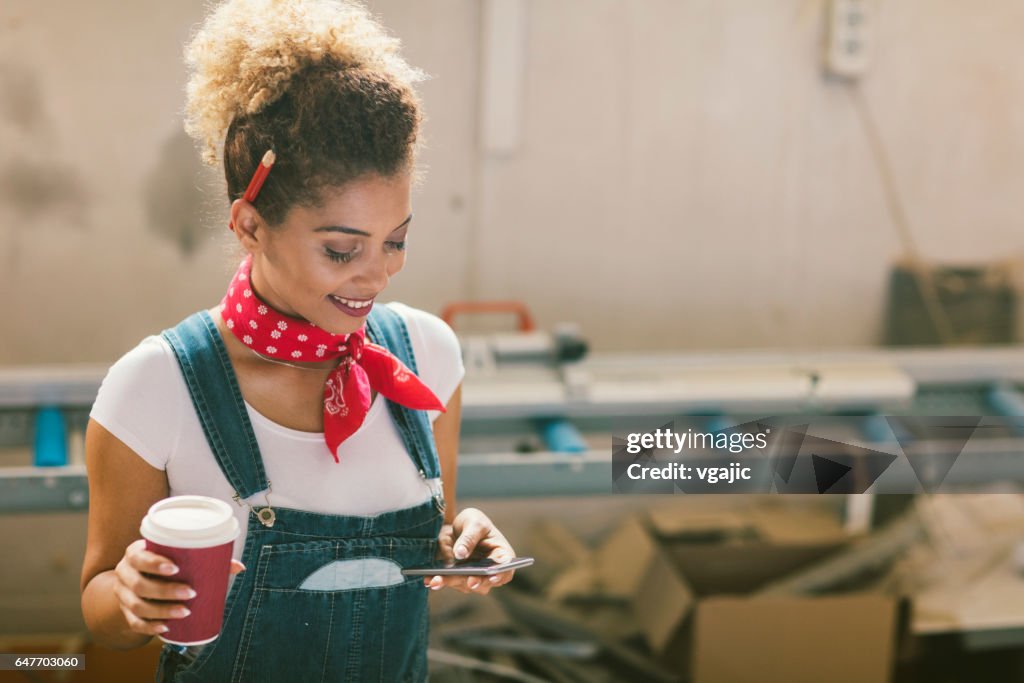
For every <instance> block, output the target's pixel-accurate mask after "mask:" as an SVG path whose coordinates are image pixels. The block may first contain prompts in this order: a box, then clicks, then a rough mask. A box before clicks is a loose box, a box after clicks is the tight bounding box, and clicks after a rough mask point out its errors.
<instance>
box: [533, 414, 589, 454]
mask: <svg viewBox="0 0 1024 683" xmlns="http://www.w3.org/2000/svg"><path fill="white" fill-rule="evenodd" d="M537 427H538V429H539V430H540V435H541V438H542V439H544V444H545V445H546V446H547V449H548V450H549V451H553V452H555V453H584V452H586V451H587V450H588V447H587V442H586V441H584V439H583V435H582V434H581V433H580V430H579V429H577V428H576V425H574V424H573V423H572V422H569V420H567V419H565V418H545V419H541V420H538V421H537Z"/></svg>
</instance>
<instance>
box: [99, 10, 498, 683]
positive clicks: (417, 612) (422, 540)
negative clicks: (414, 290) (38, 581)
mask: <svg viewBox="0 0 1024 683" xmlns="http://www.w3.org/2000/svg"><path fill="white" fill-rule="evenodd" d="M186 58H187V60H188V62H189V64H190V66H191V67H192V69H193V73H192V76H191V80H190V82H189V86H188V103H187V108H186V113H187V120H186V129H187V130H188V131H189V133H190V134H192V135H193V136H194V137H196V138H197V139H198V140H199V141H200V142H201V143H202V144H203V145H204V158H205V159H206V160H207V161H208V162H213V163H218V162H220V163H223V166H224V172H225V177H226V179H227V189H228V195H229V198H230V200H231V210H230V227H231V229H232V231H233V232H234V235H235V237H236V238H237V239H238V242H239V244H240V245H241V247H242V249H243V250H244V252H245V256H244V258H243V260H242V264H241V266H240V267H239V268H238V271H237V272H236V273H235V275H234V276H233V277H232V278H231V280H230V281H229V282H228V283H227V286H226V290H227V291H226V293H225V295H224V298H223V300H222V301H221V302H220V304H219V305H217V306H215V307H214V308H211V309H209V310H207V311H201V312H199V313H197V314H195V315H193V316H190V317H189V318H187V319H186V320H185V321H183V322H182V323H181V324H179V325H178V326H176V327H175V328H173V329H170V330H165V331H164V333H163V334H162V335H161V336H151V337H147V338H146V339H144V340H143V341H142V342H141V343H140V344H139V345H138V346H137V347H136V348H135V349H133V350H132V351H130V352H129V353H127V354H126V355H125V356H124V357H122V358H121V359H120V360H119V361H118V362H117V363H116V364H115V365H114V366H113V367H112V368H111V369H110V371H109V373H108V375H107V377H106V378H105V380H104V382H103V385H102V387H101V389H100V392H99V395H98V396H97V399H96V402H95V404H94V406H93V410H92V413H91V415H90V418H91V419H90V422H89V427H88V431H87V435H86V459H87V465H88V471H89V486H90V510H89V538H88V546H87V550H86V556H85V562H84V566H83V569H82V609H83V613H84V616H85V620H86V623H87V625H88V627H89V629H90V631H91V632H92V633H93V635H94V637H95V638H96V640H97V641H99V642H101V643H103V644H106V645H109V646H112V647H117V648H133V647H138V646H141V645H143V644H145V643H146V642H148V641H149V640H150V638H151V637H152V636H153V635H156V634H159V633H162V632H164V631H166V630H167V623H168V621H169V620H172V619H178V618H182V617H183V616H185V615H187V613H188V612H187V601H188V600H189V599H190V596H192V595H193V594H194V593H193V592H192V591H191V589H190V587H189V586H187V585H184V584H183V583H181V582H175V581H174V573H175V572H176V571H177V569H176V568H175V567H173V565H172V564H171V563H170V561H169V560H167V558H163V557H160V556H158V555H155V554H154V553H151V552H147V551H146V550H145V546H144V541H142V540H140V539H139V538H138V537H139V533H138V529H139V524H140V521H141V519H142V517H143V516H144V515H145V513H146V510H147V509H148V508H149V506H150V505H152V504H153V503H154V502H156V501H158V500H160V499H162V498H165V497H167V496H169V495H178V494H200V495H207V496H214V497H217V498H221V499H224V500H228V501H231V500H233V501H234V503H237V504H238V505H237V516H238V518H239V521H240V525H241V528H242V529H243V534H242V537H240V538H239V539H238V541H236V544H235V548H234V551H235V554H234V559H233V560H232V575H233V578H232V584H231V588H230V591H229V594H228V599H227V605H226V607H225V616H224V626H223V629H222V631H221V634H220V636H219V638H217V639H216V640H215V641H213V642H212V643H210V644H208V645H205V646H198V647H192V648H188V649H187V650H183V649H182V648H173V647H171V646H165V648H164V651H163V654H162V656H161V660H160V671H159V672H158V674H159V677H160V678H161V679H162V680H167V681H248V680H267V681H284V680H289V681H305V680H317V681H320V680H345V681H349V680H351V681H388V682H389V683H391V682H393V681H407V680H408V681H419V680H423V679H424V678H425V677H426V634H427V599H426V596H427V594H428V591H427V590H426V589H425V587H424V585H426V586H429V587H430V588H432V589H435V590H436V589H440V588H443V587H444V586H449V587H452V588H455V589H457V590H460V591H462V592H476V593H486V592H488V591H489V590H490V589H491V588H493V587H495V586H499V585H502V584H504V583H507V582H508V581H509V580H511V578H512V572H506V573H504V574H501V575H498V576H495V577H492V578H490V579H485V578H482V577H469V578H468V579H467V578H456V577H432V578H429V579H426V580H423V581H422V582H421V580H419V579H407V578H403V577H401V576H400V575H398V578H397V579H396V575H395V573H394V572H388V571H384V572H380V571H371V568H376V569H380V567H381V566H382V564H381V562H382V561H383V563H384V564H383V566H385V567H392V566H409V565H415V564H426V563H428V562H429V561H430V560H432V559H434V558H435V557H436V558H439V559H444V560H448V561H450V560H452V559H453V558H460V559H461V558H464V557H469V556H470V555H472V556H475V557H482V556H488V557H491V558H492V559H495V560H497V561H502V560H505V559H508V558H511V557H512V556H514V554H515V553H514V552H513V550H512V548H511V546H510V545H509V543H508V542H507V540H506V539H505V538H504V537H503V536H502V534H501V533H500V532H499V531H498V530H497V529H496V528H495V527H494V525H493V524H492V523H491V521H490V520H489V519H488V518H487V517H486V516H485V515H484V514H483V513H482V512H480V511H479V510H476V509H474V508H466V509H464V510H462V511H461V512H459V513H458V514H455V505H454V496H453V492H454V490H455V470H456V455H457V445H458V437H459V413H460V387H461V379H462V375H463V368H462V363H461V358H460V353H459V347H458V341H457V340H456V338H455V336H454V333H453V332H452V331H451V329H450V328H449V327H448V326H447V325H445V324H444V323H443V322H442V321H441V320H439V319H438V318H436V317H435V316H433V315H430V314H428V313H425V312H423V311H418V310H416V309H413V308H410V307H408V306H404V305H401V304H389V305H387V306H384V305H382V304H380V303H377V298H378V297H379V296H380V295H381V294H382V293H383V292H384V290H385V288H386V287H387V285H388V282H389V280H390V278H391V277H393V276H394V275H396V274H397V273H398V272H399V271H400V270H401V269H402V267H403V266H404V264H405V258H406V256H405V244H406V240H407V236H408V234H409V232H410V231H411V230H413V228H412V211H411V198H410V195H411V187H412V184H413V179H414V161H415V147H416V141H417V136H418V130H419V124H420V120H421V115H420V108H419V102H418V100H417V98H416V95H415V93H414V91H413V89H412V84H413V83H414V82H416V81H417V80H418V79H419V78H420V76H421V75H420V74H419V72H417V71H415V70H414V69H412V68H410V67H409V66H408V65H407V64H405V62H404V61H403V60H402V59H401V58H400V57H399V56H398V53H397V41H395V40H393V39H391V38H389V37H387V36H386V35H385V34H384V32H383V30H382V29H381V28H380V26H378V25H377V24H376V23H375V22H374V21H373V20H372V18H371V17H370V16H369V14H368V13H367V12H366V11H365V10H364V9H363V8H362V7H360V6H357V5H353V4H346V3H342V2H337V1H331V0H305V1H290V2H283V1H279V2H273V1H272V2H258V1H255V0H252V1H249V0H238V1H231V2H227V3H225V4H223V5H221V6H219V7H218V8H217V9H216V10H215V11H214V12H213V13H212V14H211V15H210V16H209V17H208V18H207V20H206V21H205V23H204V24H203V26H202V27H201V28H200V30H199V31H198V32H197V33H196V35H195V37H194V38H193V40H192V41H191V43H190V44H189V46H188V48H187V51H186ZM261 165H262V166H263V168H262V169H261ZM261 183H262V184H261ZM442 484H443V486H442ZM234 503H232V506H233V507H236V506H235V505H234ZM388 563H390V564H388ZM246 567H248V570H246ZM325 568H327V569H326V570H325ZM320 570H324V571H320Z"/></svg>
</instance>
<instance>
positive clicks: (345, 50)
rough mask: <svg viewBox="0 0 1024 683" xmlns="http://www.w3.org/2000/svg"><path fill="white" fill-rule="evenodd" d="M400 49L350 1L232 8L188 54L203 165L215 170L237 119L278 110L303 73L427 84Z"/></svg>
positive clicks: (275, 1)
mask: <svg viewBox="0 0 1024 683" xmlns="http://www.w3.org/2000/svg"><path fill="white" fill-rule="evenodd" d="M399 45H400V43H399V40H398V39H397V38H394V37H392V36H389V35H388V34H387V33H386V32H385V31H384V29H383V27H381V25H380V24H379V23H378V22H377V21H376V20H375V19H374V18H373V16H372V15H371V14H370V12H369V11H368V10H367V9H366V8H365V7H364V6H363V5H362V4H359V3H357V2H353V1H351V0H228V1H227V2H224V3H223V4H221V5H219V6H217V7H216V8H215V9H214V10H213V12H212V13H211V14H210V15H209V16H208V17H207V18H206V20H205V21H204V22H203V24H202V25H201V26H200V27H199V29H198V31H197V32H196V33H195V35H194V36H193V37H192V39H191V40H190V41H189V43H188V44H187V45H186V46H185V63H186V65H187V66H188V67H189V69H190V71H191V74H190V77H189V80H188V85H187V87H186V92H187V97H186V104H185V131H186V132H187V133H188V134H189V135H191V136H192V137H193V138H195V139H196V140H197V141H198V142H200V143H201V144H202V155H203V160H204V161H205V162H206V163H209V164H216V163H217V160H218V157H219V149H220V146H221V145H222V144H223V141H224V135H225V133H226V131H227V129H228V126H229V125H230V124H231V121H232V120H233V119H234V118H235V117H236V116H240V115H244V114H255V113H258V112H259V111H260V110H262V109H263V108H264V107H266V106H268V105H270V104H272V103H273V102H274V101H276V100H277V99H278V98H280V97H281V95H282V94H283V93H284V92H285V90H287V88H288V85H289V83H290V81H291V79H292V77H293V76H294V75H295V74H296V73H297V72H299V71H300V70H301V69H303V68H304V67H307V66H309V65H312V64H316V63H318V62H320V61H322V60H324V59H325V58H330V59H332V60H333V61H335V62H337V63H339V64H342V65H344V67H355V68H364V69H370V70H374V71H383V72H386V73H388V74H390V75H391V76H392V77H394V78H397V79H398V80H401V81H404V82H406V83H408V84H410V85H411V84H412V83H415V82H417V81H420V80H422V79H423V78H424V74H423V73H422V72H421V71H419V70H417V69H415V68H413V67H411V66H409V65H408V64H407V63H406V62H405V60H404V59H402V57H401V56H400V55H399V51H398V50H399Z"/></svg>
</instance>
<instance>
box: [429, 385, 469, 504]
mask: <svg viewBox="0 0 1024 683" xmlns="http://www.w3.org/2000/svg"><path fill="white" fill-rule="evenodd" d="M445 410H446V412H444V413H442V414H441V415H439V416H438V417H437V419H436V420H434V443H435V444H436V445H437V457H438V458H439V459H440V461H441V484H442V485H443V486H444V504H445V508H444V521H445V523H446V524H451V523H452V520H454V519H455V486H456V484H457V479H458V466H459V432H460V430H461V428H462V383H461V382H460V383H459V386H457V387H455V393H453V394H452V397H451V398H450V399H449V400H448V405H447V406H445Z"/></svg>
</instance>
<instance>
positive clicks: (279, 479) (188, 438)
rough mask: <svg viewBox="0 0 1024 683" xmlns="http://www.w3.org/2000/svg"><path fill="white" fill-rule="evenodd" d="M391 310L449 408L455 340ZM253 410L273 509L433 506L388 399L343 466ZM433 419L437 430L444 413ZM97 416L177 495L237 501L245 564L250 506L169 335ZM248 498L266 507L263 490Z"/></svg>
mask: <svg viewBox="0 0 1024 683" xmlns="http://www.w3.org/2000/svg"><path fill="white" fill-rule="evenodd" d="M388 306H390V307H391V308H392V310H394V311H395V312H397V313H399V314H400V315H401V316H402V318H403V319H404V320H405V324H406V327H407V328H408V331H409V339H410V341H411V342H412V347H413V351H414V353H415V355H416V367H417V370H418V376H419V378H420V379H421V380H422V381H423V383H424V384H426V385H427V386H428V387H429V388H430V389H431V390H432V391H433V392H434V393H435V394H436V395H437V397H438V398H439V399H440V400H441V403H444V404H447V403H448V400H449V399H450V398H451V396H452V394H453V393H454V392H455V389H456V387H458V385H459V383H460V382H461V381H462V377H463V375H464V374H465V369H464V367H463V365H462V354H461V352H460V349H459V341H458V338H457V337H456V336H455V333H454V332H453V331H452V329H451V328H450V327H449V326H448V325H447V324H446V323H445V322H444V321H443V320H441V319H440V318H438V317H437V316H435V315H432V314H430V313H427V312H426V311H421V310H419V309H416V308H412V307H410V306H406V305H404V304H400V303H396V302H392V303H389V304H388ZM245 407H246V411H247V412H248V413H249V419H250V421H251V422H252V427H253V431H254V432H255V434H256V441H257V442H258V444H259V447H260V453H261V455H262V456H263V466H264V469H265V470H266V473H267V478H268V479H270V481H271V484H272V488H273V491H272V493H271V494H270V504H271V506H272V507H287V508H296V509H299V510H307V511H310V512H319V513H324V514H334V515H376V514H379V513H381V512H387V511H390V510H398V509H401V508H405V507H410V506H413V505H418V504H420V503H423V502H425V501H427V500H430V497H431V495H432V491H431V489H430V485H429V484H428V483H427V482H426V481H425V480H424V479H423V478H422V477H421V476H420V475H419V470H418V468H417V467H416V464H415V463H414V462H413V459H412V457H411V456H410V455H409V453H408V452H407V451H406V449H405V446H404V444H403V443H402V440H401V437H400V435H399V433H398V429H397V428H396V427H395V424H394V422H393V420H392V419H391V412H390V411H389V410H388V409H387V403H386V399H385V398H384V396H382V395H380V394H378V395H377V397H376V398H375V399H374V402H373V405H372V406H371V407H370V410H369V412H368V413H367V415H366V418H365V420H364V421H363V424H362V425H361V426H360V427H359V429H358V430H357V431H356V432H355V433H354V434H352V435H351V436H350V437H349V438H348V439H346V440H345V441H344V442H343V443H342V444H341V446H340V447H339V449H338V458H339V460H340V461H341V462H340V463H336V462H334V458H333V457H332V456H331V453H330V451H329V450H328V449H327V445H326V443H325V442H324V435H323V433H313V432H302V431H298V430H295V429H289V428H288V427H284V426H282V425H280V424H277V423H276V422H272V421H271V420H269V419H268V418H266V417H264V416H263V415H261V414H260V413H258V412H256V411H255V410H254V409H253V407H252V406H250V405H249V404H248V402H246V404H245ZM428 415H429V417H430V422H431V423H433V421H434V420H435V419H436V418H437V416H438V415H440V412H439V411H428ZM89 416H90V417H91V418H92V419H94V420H96V421H97V422H99V423H100V424H101V425H103V426H104V427H105V428H106V429H107V430H108V431H109V432H110V433H111V434H113V435H114V436H116V437H117V438H118V439H120V440H121V441H123V442H124V443H125V444H126V445H127V446H128V447H129V448H131V449H132V450H133V451H135V452H136V453H137V454H138V455H139V456H140V457H141V458H142V459H143V460H145V461H146V462H148V463H149V464H150V465H152V466H153V467H156V468H158V469H161V470H166V471H167V480H168V483H169V485H170V495H172V496H176V495H184V494H192V495H203V496H211V497H214V498H219V499H221V500H224V501H227V502H229V503H230V505H231V506H232V508H235V514H236V516H237V518H238V522H239V525H240V526H241V528H242V534H241V535H240V536H239V538H238V540H237V541H236V542H235V547H234V556H235V558H236V559H240V558H241V555H242V548H243V546H244V544H245V535H246V523H247V519H246V517H247V515H248V514H249V508H248V507H246V506H238V505H236V504H235V502H234V501H233V500H232V499H231V497H232V496H233V495H234V489H233V488H232V487H231V485H230V484H229V483H228V481H227V479H226V478H225V477H224V474H223V473H222V472H221V470H220V467H219V466H218V465H217V461H216V459H215V458H214V456H213V451H212V450H211V449H210V446H209V444H208V443H207V441H206V436H205V434H204V433H203V429H202V426H201V425H200V423H199V417H198V415H197V414H196V411H195V408H194V407H193V405H192V400H191V398H190V396H189V392H188V387H187V385H186V384H185V379H184V377H182V374H181V369H180V367H179V365H178V361H177V358H176V356H175V355H174V351H173V350H172V349H171V347H170V346H169V345H168V344H167V342H166V341H165V340H164V339H163V337H161V336H159V335H153V336H149V337H146V338H145V339H143V340H142V341H141V342H140V343H139V345H138V346H136V347H135V348H134V349H132V350H131V351H129V352H128V353H126V354H125V355H124V356H122V357H121V358H120V359H119V360H118V361H117V362H116V363H115V364H114V365H113V366H112V367H111V368H110V370H109V371H108V372H107V375H106V377H105V378H104V380H103V383H102V385H101V386H100V389H99V393H98V394H97V396H96V401H95V403H93V406H92V411H91V412H90V414H89ZM243 500H245V501H246V502H249V503H251V504H252V505H254V506H256V507H262V506H264V505H266V497H265V495H264V494H263V493H258V494H256V495H255V496H252V497H251V498H249V499H243Z"/></svg>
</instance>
